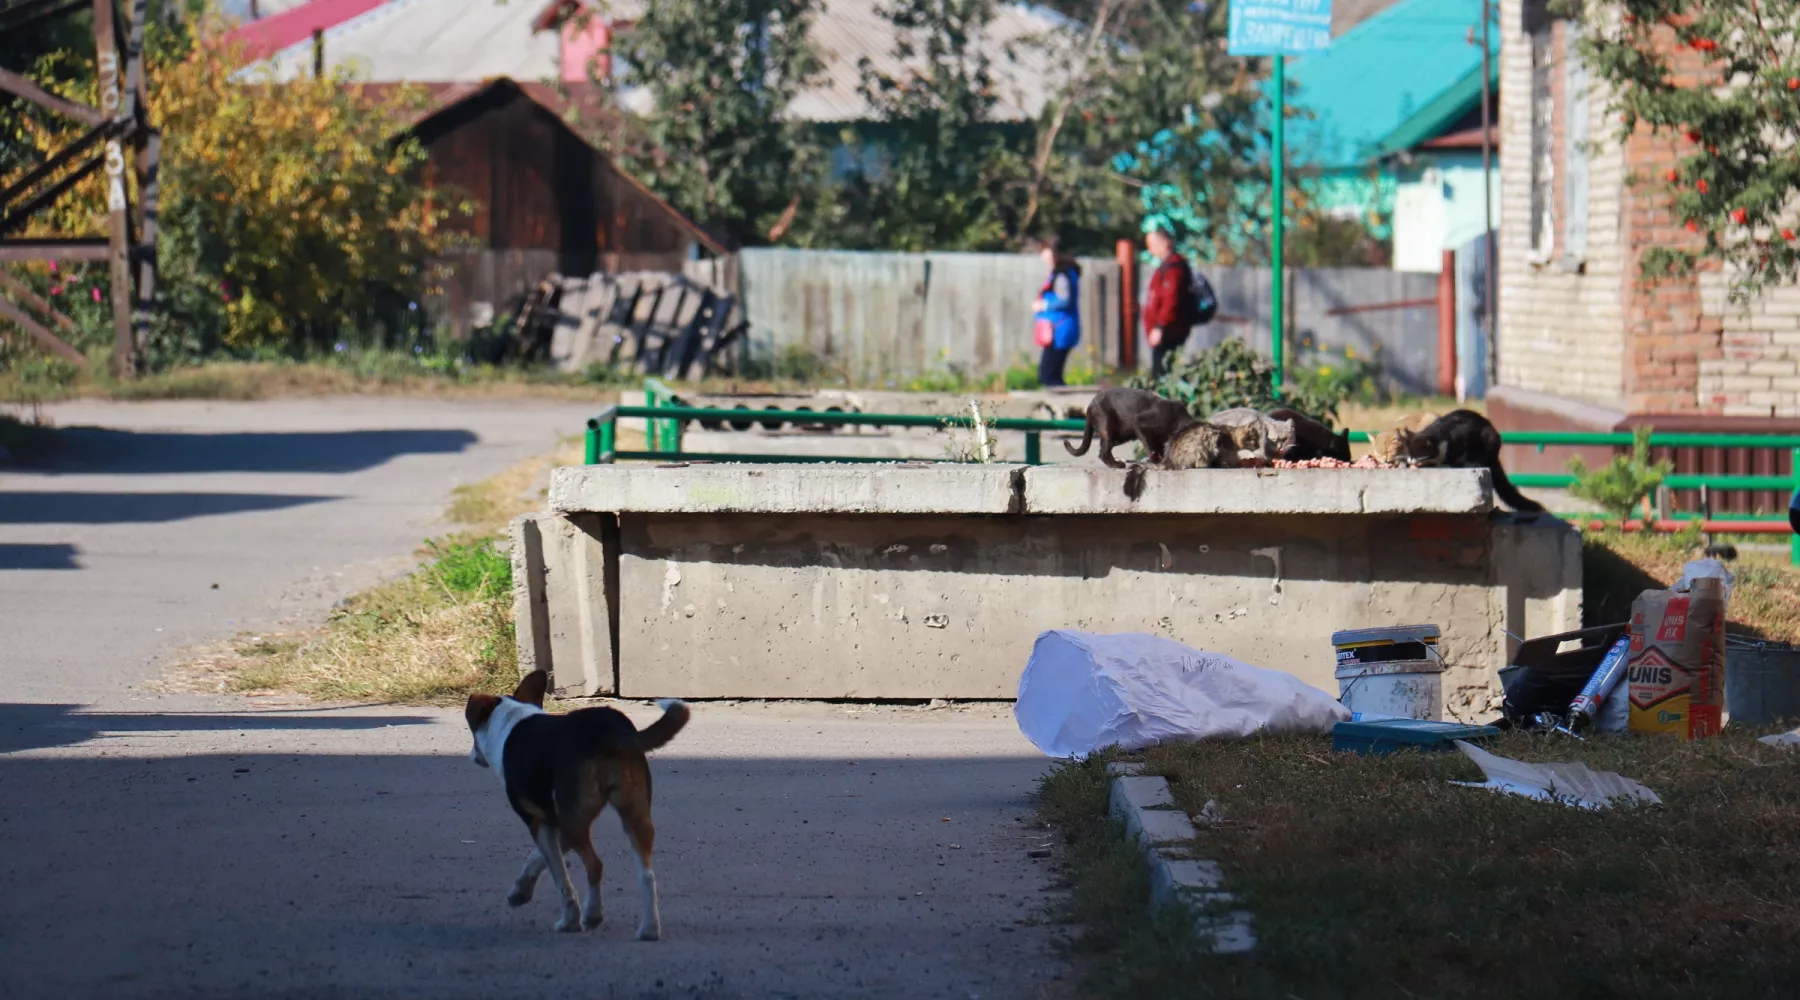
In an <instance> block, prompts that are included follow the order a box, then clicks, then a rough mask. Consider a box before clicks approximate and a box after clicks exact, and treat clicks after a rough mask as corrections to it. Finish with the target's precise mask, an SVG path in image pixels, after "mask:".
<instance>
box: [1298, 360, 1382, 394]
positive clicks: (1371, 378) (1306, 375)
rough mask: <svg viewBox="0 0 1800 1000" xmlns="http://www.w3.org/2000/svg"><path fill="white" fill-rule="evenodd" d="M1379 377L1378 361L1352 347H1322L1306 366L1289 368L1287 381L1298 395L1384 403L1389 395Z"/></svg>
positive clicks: (1300, 365)
mask: <svg viewBox="0 0 1800 1000" xmlns="http://www.w3.org/2000/svg"><path fill="white" fill-rule="evenodd" d="M1380 374H1381V364H1380V363H1379V362H1378V361H1376V360H1375V359H1374V358H1371V357H1366V356H1364V355H1360V354H1357V353H1356V351H1355V349H1354V348H1349V347H1346V348H1344V349H1343V350H1341V351H1334V350H1331V349H1330V348H1319V349H1317V350H1315V351H1313V352H1312V353H1311V354H1310V355H1309V356H1308V357H1307V359H1306V361H1305V363H1303V364H1299V365H1295V366H1293V367H1291V368H1289V369H1288V378H1289V379H1291V380H1292V381H1293V383H1294V385H1295V386H1296V389H1297V391H1299V392H1303V393H1307V394H1310V395H1313V396H1317V397H1319V398H1322V399H1332V400H1337V401H1339V402H1356V403H1362V404H1365V405H1370V404H1374V403H1378V402H1381V401H1382V399H1383V398H1384V397H1385V396H1386V393H1385V392H1384V391H1383V390H1382V388H1381V383H1380V381H1379V380H1378V378H1379V376H1380Z"/></svg>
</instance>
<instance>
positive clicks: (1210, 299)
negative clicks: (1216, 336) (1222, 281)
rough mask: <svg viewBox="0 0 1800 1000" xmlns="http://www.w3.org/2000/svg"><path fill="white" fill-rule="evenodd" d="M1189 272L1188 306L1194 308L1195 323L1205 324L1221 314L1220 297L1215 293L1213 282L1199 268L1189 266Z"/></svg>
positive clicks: (1197, 324) (1196, 324)
mask: <svg viewBox="0 0 1800 1000" xmlns="http://www.w3.org/2000/svg"><path fill="white" fill-rule="evenodd" d="M1188 274H1189V275H1190V280H1189V282H1188V308H1189V309H1190V310H1192V313H1193V317H1194V325H1195V326H1204V325H1205V324H1207V323H1211V322H1212V320H1213V317H1214V316H1217V315H1218V314H1219V297H1218V296H1217V295H1214V294H1213V287H1212V282H1210V281H1207V280H1206V275H1204V274H1201V273H1200V269H1199V268H1197V267H1190V268H1188Z"/></svg>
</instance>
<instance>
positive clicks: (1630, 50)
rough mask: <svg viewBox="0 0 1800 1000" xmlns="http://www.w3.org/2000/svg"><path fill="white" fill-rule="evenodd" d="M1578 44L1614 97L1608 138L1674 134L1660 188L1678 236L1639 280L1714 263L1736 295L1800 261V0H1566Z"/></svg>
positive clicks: (1651, 254) (1790, 277) (1648, 258)
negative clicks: (1684, 234)
mask: <svg viewBox="0 0 1800 1000" xmlns="http://www.w3.org/2000/svg"><path fill="white" fill-rule="evenodd" d="M1565 13H1567V14H1569V15H1571V16H1575V17H1577V18H1579V23H1580V26H1581V32H1580V42H1579V51H1580V54H1581V57H1582V58H1583V59H1584V60H1586V62H1587V64H1588V67H1589V69H1590V70H1591V72H1592V73H1593V75H1594V76H1595V77H1596V78H1597V79H1598V80H1600V81H1601V82H1602V83H1604V84H1605V87H1604V88H1603V90H1604V91H1605V92H1607V93H1609V94H1610V98H1609V102H1610V107H1609V110H1610V111H1611V112H1612V113H1613V115H1615V116H1616V118H1615V121H1616V122H1617V127H1616V137H1617V138H1618V139H1619V140H1620V141H1627V140H1630V139H1632V138H1633V137H1634V136H1636V137H1640V138H1642V137H1644V136H1649V137H1654V138H1657V139H1661V140H1666V141H1668V142H1670V143H1671V144H1672V145H1673V146H1674V148H1675V150H1676V159H1677V162H1676V164H1675V166H1673V167H1671V168H1669V169H1668V170H1667V171H1666V172H1665V173H1663V174H1661V175H1660V176H1654V177H1636V178H1634V179H1633V180H1634V182H1635V183H1637V184H1639V185H1645V186H1651V187H1660V188H1662V189H1663V190H1666V191H1667V193H1668V196H1669V202H1670V206H1671V208H1672V210H1673V212H1674V213H1675V217H1676V218H1677V219H1678V220H1680V221H1681V223H1682V224H1683V225H1684V226H1685V227H1686V228H1687V230H1688V231H1689V232H1691V233H1692V234H1693V239H1692V240H1691V242H1689V243H1688V244H1687V245H1679V246H1659V247H1654V248H1651V249H1650V250H1649V251H1648V252H1646V253H1645V254H1644V255H1643V257H1642V260H1641V264H1642V268H1643V273H1644V276H1645V277H1646V278H1657V277H1662V276H1668V275H1681V274H1687V273H1690V272H1691V271H1693V270H1694V269H1695V268H1696V267H1698V266H1700V265H1701V264H1702V263H1703V262H1706V261H1717V262H1721V263H1723V264H1724V265H1725V266H1726V269H1727V270H1728V272H1729V273H1730V275H1731V288H1732V293H1733V295H1734V297H1736V298H1738V299H1739V300H1742V299H1744V298H1745V297H1747V296H1750V295H1753V294H1755V292H1757V291H1758V290H1759V289H1762V288H1764V287H1767V286H1769V285H1776V284H1789V283H1792V282H1793V281H1794V280H1795V277H1796V272H1797V270H1800V241H1797V240H1796V230H1797V229H1800V219H1797V218H1796V216H1797V215H1800V205H1797V204H1796V197H1795V196H1796V193H1800V156H1796V152H1797V151H1800V4H1797V3H1795V2H1793V0H1761V2H1759V0H1615V2H1612V3H1607V4H1589V5H1586V6H1585V8H1583V7H1582V6H1580V5H1574V4H1569V5H1567V8H1566V10H1565Z"/></svg>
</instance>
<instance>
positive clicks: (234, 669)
mask: <svg viewBox="0 0 1800 1000" xmlns="http://www.w3.org/2000/svg"><path fill="white" fill-rule="evenodd" d="M580 458H581V456H580V444H579V442H578V441H576V440H574V439H571V440H568V441H564V442H563V443H562V445H561V447H560V448H559V449H558V450H557V451H556V452H554V453H552V454H550V455H544V456H540V457H537V458H532V459H528V460H526V461H524V462H520V463H518V464H517V465H515V466H513V467H512V468H511V469H508V470H506V471H505V472H502V473H500V474H499V475H496V476H491V477H489V478H487V479H484V480H482V481H480V482H478V483H473V484H470V485H468V486H464V487H459V488H458V489H457V490H456V491H455V492H454V494H453V495H452V499H451V504H450V509H449V511H448V516H449V518H450V519H451V520H453V521H456V522H459V523H461V524H463V525H466V526H467V528H468V529H469V530H467V531H464V532H462V533H460V534H456V535H452V536H449V537H447V538H442V539H437V540H433V541H427V542H425V544H424V546H423V549H422V554H423V555H424V556H425V562H424V564H423V565H422V566H420V567H419V568H418V569H417V570H415V571H414V572H413V573H411V574H410V575H408V576H406V577H405V578H403V579H401V580H397V581H395V582H393V583H389V584H385V585H383V586H380V587H375V588H373V589H371V590H366V591H363V592H362V593H359V594H356V595H354V596H352V597H350V598H348V599H347V600H345V601H344V602H343V603H342V604H341V605H339V607H338V608H337V609H336V610H334V611H333V612H332V614H331V616H330V617H329V618H328V619H327V620H326V622H325V623H324V625H323V626H321V627H320V628H318V629H315V630H313V631H311V632H308V633H306V634H303V635H294V636H274V637H265V636H252V637H247V638H246V639H244V640H243V641H240V642H239V643H237V644H236V645H235V646H234V647H233V649H232V650H231V654H230V656H229V657H228V658H227V662H226V663H225V664H223V666H224V668H225V687H226V688H227V689H229V690H234V691H243V692H249V691H292V692H297V693H300V694H305V695H309V696H311V697H314V698H321V699H327V700H332V701H363V700H380V701H391V702H402V703H443V702H454V701H457V700H460V699H462V698H464V697H466V696H467V695H468V694H470V693H471V692H476V691H486V692H492V693H504V692H507V691H511V690H512V689H513V687H514V686H515V685H516V684H517V683H518V647H517V646H516V644H515V641H514V635H513V621H512V561H511V558H510V556H509V555H508V554H507V553H506V552H504V551H502V550H501V548H500V545H499V536H500V533H501V532H502V531H503V530H504V528H505V526H506V524H507V522H508V521H510V520H511V519H512V518H514V517H516V516H518V515H519V514H522V513H525V512H527V511H530V510H533V509H537V508H538V507H539V506H540V502H541V500H542V496H543V489H542V485H541V484H542V483H543V482H544V480H545V478H546V476H547V475H548V473H549V471H550V469H551V468H552V467H554V466H556V465H566V464H571V463H573V462H579V461H580Z"/></svg>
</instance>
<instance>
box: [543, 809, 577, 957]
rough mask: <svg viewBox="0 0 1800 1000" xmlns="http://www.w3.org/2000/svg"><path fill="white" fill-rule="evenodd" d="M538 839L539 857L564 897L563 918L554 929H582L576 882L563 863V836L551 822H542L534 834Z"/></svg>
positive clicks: (557, 889)
mask: <svg viewBox="0 0 1800 1000" xmlns="http://www.w3.org/2000/svg"><path fill="white" fill-rule="evenodd" d="M534 836H535V837H536V839H537V845H538V857H540V858H542V859H543V861H544V864H545V867H546V868H548V869H549V871H550V880H551V881H552V882H555V883H556V894H557V895H558V896H561V897H562V909H563V912H562V919H561V920H558V921H557V922H556V923H555V925H553V926H552V928H551V929H552V930H558V931H578V930H580V929H581V910H580V909H579V908H577V907H576V905H575V883H573V882H571V881H569V869H568V866H567V865H565V864H564V863H563V845H562V837H561V836H560V835H559V834H558V833H557V831H556V827H554V826H551V825H550V824H549V823H543V824H540V825H539V826H538V828H537V831H536V833H535V835H534Z"/></svg>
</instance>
